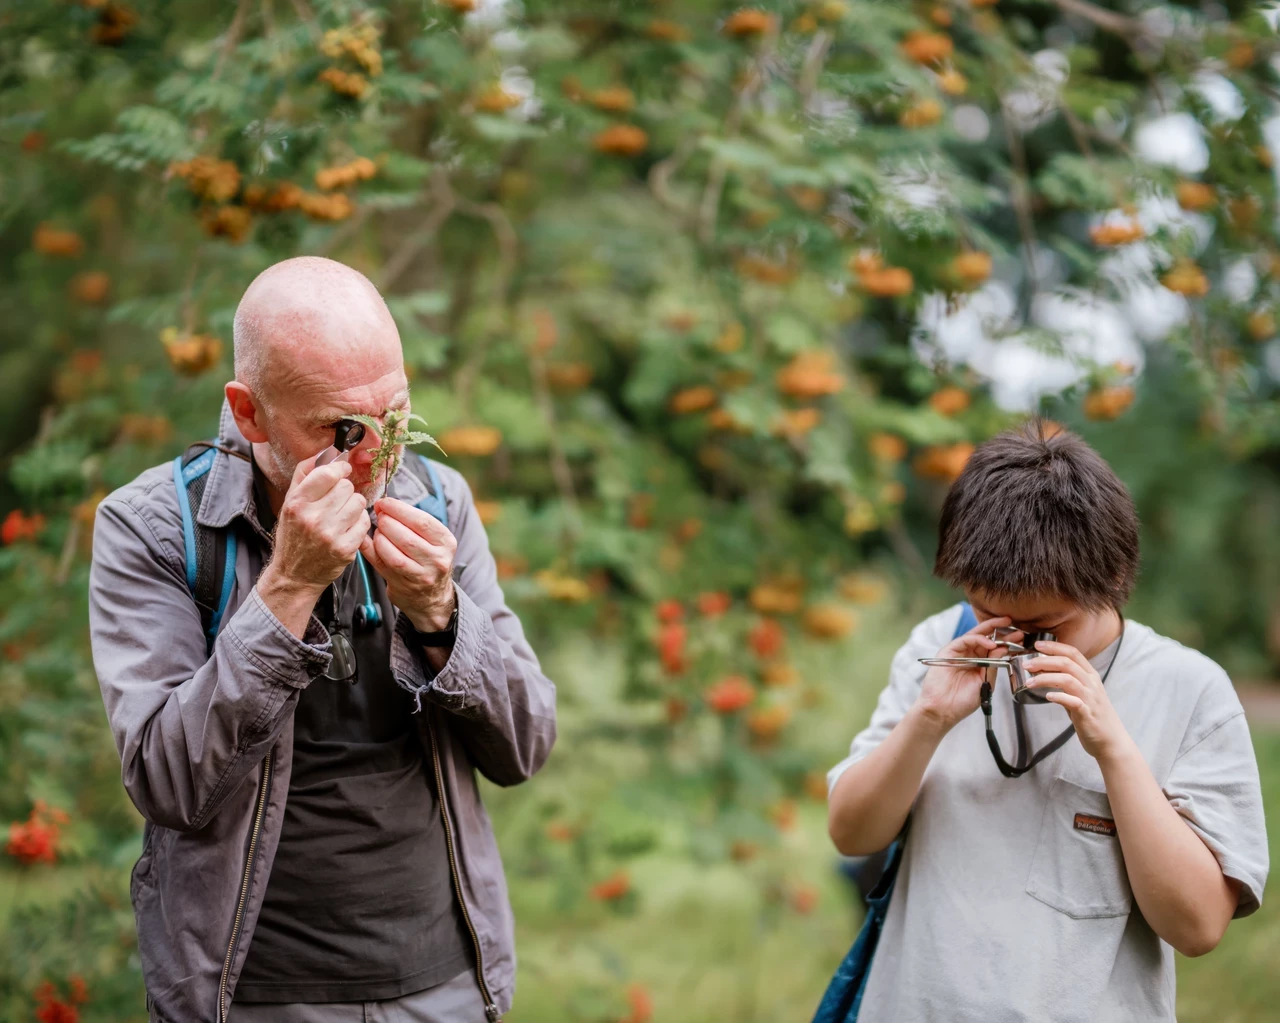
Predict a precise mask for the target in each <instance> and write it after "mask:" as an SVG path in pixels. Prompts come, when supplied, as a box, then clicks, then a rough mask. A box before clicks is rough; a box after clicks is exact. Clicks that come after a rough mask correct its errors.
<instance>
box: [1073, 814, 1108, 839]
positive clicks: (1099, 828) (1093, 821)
mask: <svg viewBox="0 0 1280 1023" xmlns="http://www.w3.org/2000/svg"><path fill="white" fill-rule="evenodd" d="M1075 829H1076V830H1077V831H1092V832H1093V833H1094V834H1095V835H1114V834H1115V833H1116V822H1115V821H1113V820H1112V819H1111V818H1110V817H1095V816H1094V815H1093V814H1091V813H1078V814H1076V822H1075Z"/></svg>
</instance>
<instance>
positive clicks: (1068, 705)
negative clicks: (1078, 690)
mask: <svg viewBox="0 0 1280 1023" xmlns="http://www.w3.org/2000/svg"><path fill="white" fill-rule="evenodd" d="M1044 698H1045V699H1046V700H1048V701H1049V702H1050V703H1056V704H1058V705H1059V706H1060V707H1062V708H1063V709H1065V710H1066V712H1067V713H1068V714H1078V713H1079V712H1080V711H1082V710H1084V701H1083V700H1082V699H1080V697H1078V696H1072V695H1071V694H1070V693H1045V694H1044Z"/></svg>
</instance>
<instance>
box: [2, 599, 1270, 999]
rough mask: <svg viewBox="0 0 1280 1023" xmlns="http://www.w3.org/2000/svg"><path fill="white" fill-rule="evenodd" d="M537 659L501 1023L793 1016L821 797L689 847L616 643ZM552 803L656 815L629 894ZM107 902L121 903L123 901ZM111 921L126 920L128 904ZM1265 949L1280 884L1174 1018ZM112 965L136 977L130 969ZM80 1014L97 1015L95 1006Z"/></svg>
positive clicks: (815, 872)
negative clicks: (789, 825)
mask: <svg viewBox="0 0 1280 1023" xmlns="http://www.w3.org/2000/svg"><path fill="white" fill-rule="evenodd" d="M882 614H883V615H884V617H883V619H881V618H880V617H879V616H878V615H873V614H868V615H867V621H865V622H864V629H863V632H862V636H861V637H860V638H859V639H858V640H856V641H854V642H853V643H850V644H848V645H847V646H843V647H839V648H836V647H832V648H826V649H824V650H823V651H821V652H819V653H818V654H816V655H815V659H814V660H812V661H810V662H808V663H802V664H801V665H800V666H801V668H802V670H803V671H804V674H805V675H806V677H808V678H811V679H824V680H826V681H825V682H824V683H823V686H822V689H823V692H824V693H825V696H824V703H823V706H822V708H821V713H820V714H818V715H816V720H813V719H812V718H811V719H809V721H807V722H806V724H805V725H804V730H803V732H802V733H800V734H797V735H795V736H794V737H793V739H792V743H793V745H795V746H796V747H799V748H804V749H807V750H809V751H810V754H811V755H812V756H813V757H814V758H815V759H816V761H817V762H833V761H834V760H835V759H836V758H838V756H839V755H840V752H841V750H842V749H843V748H845V747H846V746H847V743H848V740H849V737H850V736H851V735H852V734H853V732H854V731H855V730H856V729H857V727H858V726H859V724H860V722H862V721H865V720H866V718H867V715H868V713H869V711H870V708H871V706H872V704H873V703H874V700H875V696H876V693H877V692H878V690H879V687H880V684H881V682H880V680H881V679H883V677H884V672H885V669H886V667H887V664H888V661H889V658H890V656H891V655H892V652H893V646H894V644H895V643H896V642H897V641H898V638H899V637H900V635H901V631H902V630H901V628H900V627H897V626H898V625H900V622H898V623H895V622H894V621H892V620H891V619H890V618H889V614H890V612H888V611H887V610H886V611H885V612H882ZM547 662H548V670H549V673H550V674H551V676H552V677H553V678H556V679H557V681H558V683H559V685H560V693H561V717H562V729H561V735H562V739H561V742H560V744H559V745H558V746H557V750H556V753H555V756H554V757H553V758H552V762H551V764H550V765H548V768H547V769H546V771H545V772H544V773H543V774H542V775H540V776H539V777H538V778H537V779H536V780H535V781H534V782H533V783H532V784H531V785H527V786H520V787H518V788H516V789H512V790H502V791H493V790H491V791H489V792H487V793H486V799H487V800H488V802H489V803H490V807H491V811H492V814H493V817H494V821H495V824H496V826H497V828H498V833H499V839H500V842H501V844H502V847H503V851H504V857H505V859H506V864H507V871H508V878H509V882H510V887H511V893H512V901H513V905H514V908H515V912H516V919H517V947H518V952H519V978H518V989H517V995H516V1006H515V1009H514V1011H513V1012H512V1013H511V1014H510V1015H509V1017H508V1018H509V1020H510V1023H544V1021H550V1020H554V1021H557V1023H616V1021H618V1020H620V1019H622V1018H624V1015H625V1011H626V1010H625V991H626V988H627V986H628V985H629V984H632V983H640V984H643V985H644V986H645V987H646V988H647V989H648V991H649V992H650V993H651V995H652V998H653V1004H654V1013H653V1017H652V1019H653V1020H654V1021H661V1023H695V1021H696V1023H703V1021H706V1020H733V1021H734V1023H791V1021H794V1023H808V1021H809V1020H810V1019H811V1018H812V1013H813V1009H814V1007H815V1006H816V1004H817V1001H818V999H819V998H820V997H821V994H822V992H823V990H824V988H825V986H826V983H827V981H828V979H829V977H830V974H831V971H832V970H833V969H834V968H835V965H836V963H837V962H838V961H839V960H840V958H841V957H842V956H843V954H844V953H845V951H846V950H847V948H848V945H849V942H850V941H851V939H852V937H853V935H854V933H855V931H856V926H857V923H858V919H857V916H858V913H857V910H856V909H855V908H854V905H853V903H852V900H851V893H850V890H849V889H848V887H847V886H846V885H845V883H844V882H843V880H842V879H841V878H840V877H839V876H838V875H837V874H836V872H835V869H834V854H833V852H832V850H831V848H830V844H829V842H828V839H827V836H826V827H825V808H824V807H823V806H822V805H821V804H819V803H816V802H806V803H804V804H803V805H802V807H801V812H800V817H799V821H798V824H797V826H796V827H795V828H794V829H793V830H792V831H790V832H788V833H787V834H785V835H783V836H782V837H781V844H780V846H779V847H777V848H774V849H772V850H769V849H766V850H765V851H764V852H763V853H762V855H761V857H760V858H759V859H758V860H755V861H753V862H751V863H748V864H734V863H730V862H725V861H724V859H723V857H722V856H721V857H717V856H715V855H711V856H703V857H701V858H699V857H698V856H697V855H696V851H697V849H698V848H699V839H700V838H707V837H708V836H709V835H710V833H711V827H710V825H709V824H708V829H707V832H708V834H707V835H702V836H700V835H698V834H694V835H692V836H690V835H689V833H688V831H687V830H686V827H687V825H686V823H685V822H682V821H678V820H675V819H664V818H662V816H661V812H655V811H654V810H653V809H652V804H651V803H650V802H648V800H649V799H651V798H652V790H651V786H649V785H646V784H645V783H644V782H643V780H642V779H641V778H640V775H641V774H642V760H641V759H639V758H638V756H637V754H636V753H635V751H634V749H629V747H628V746H627V745H626V744H623V745H619V744H618V743H616V742H612V741H610V739H609V738H608V735H607V734H606V735H604V736H601V735H599V734H596V733H593V727H594V726H595V725H598V723H599V722H600V721H601V720H605V719H609V718H611V717H612V718H618V717H619V716H625V715H626V714H627V713H629V712H628V711H626V710H624V709H623V707H622V706H621V705H620V703H619V701H618V688H619V685H620V678H621V674H622V662H621V654H620V652H619V651H616V650H613V651H611V650H608V649H603V650H602V649H600V648H598V647H596V646H594V645H587V644H585V643H584V644H582V645H579V646H574V645H572V644H561V645H560V646H559V647H558V648H557V649H556V650H555V651H554V652H553V653H552V655H551V656H550V657H548V658H547ZM1254 742H1255V747H1256V749H1257V754H1258V762H1259V767H1260V770H1261V774H1262V783H1263V794H1264V798H1265V801H1266V806H1267V809H1268V811H1269V819H1268V830H1269V833H1270V836H1271V839H1272V844H1273V847H1278V846H1276V843H1277V841H1280V733H1269V732H1258V733H1256V734H1255V736H1254ZM667 795H668V796H670V795H671V794H670V793H667ZM549 808H550V809H549ZM549 814H550V815H552V816H554V817H556V818H566V817H567V818H569V819H573V820H579V821H585V822H586V823H587V824H588V827H589V829H594V830H595V831H600V830H604V831H610V830H611V829H612V830H613V831H614V832H618V833H622V834H624V835H625V834H627V833H629V831H630V829H632V828H634V827H635V826H636V824H637V822H640V823H642V824H645V825H646V826H650V827H652V828H653V829H655V832H656V837H655V839H654V843H655V844H654V849H653V851H651V852H649V853H647V854H645V855H643V856H640V857H638V858H636V859H633V860H630V861H629V862H628V869H629V872H630V874H631V878H632V881H633V886H634V888H635V891H636V893H637V898H636V900H635V904H634V906H632V907H630V911H629V912H617V911H614V910H612V909H610V908H608V907H606V906H603V905H600V904H598V903H595V902H592V901H590V900H588V899H586V898H584V892H585V891H586V889H587V888H588V887H589V885H590V883H591V882H592V881H593V880H596V879H598V877H599V871H600V870H604V869H609V868H608V865H607V864H606V865H601V864H599V863H595V864H590V863H589V864H588V865H586V866H581V867H579V866H577V865H576V864H575V861H574V859H573V856H574V853H573V850H572V848H571V847H566V846H564V845H562V844H555V843H547V842H545V841H544V842H543V843H542V845H541V846H539V845H538V844H537V843H536V841H531V840H530V837H529V836H531V835H533V836H538V835H540V834H541V822H542V821H543V820H545V819H547V817H548V815H549ZM128 858H130V857H123V858H122V859H120V860H118V861H117V862H120V863H123V862H124V859H128ZM104 872H112V873H113V874H115V873H116V872H118V876H119V877H120V879H121V880H122V881H123V879H124V878H125V877H127V874H128V868H127V866H123V867H110V866H108V865H107V864H102V865H96V866H90V865H88V864H85V863H79V864H76V863H70V864H66V865H63V866H59V867H57V868H56V869H51V870H44V869H41V870H38V871H36V872H30V871H25V870H21V869H18V868H16V867H13V866H0V934H4V933H6V931H7V930H8V928H7V927H6V926H5V925H6V922H7V921H8V920H9V919H10V917H11V914H12V912H13V911H14V910H16V909H19V908H23V907H39V909H40V911H41V912H44V911H46V910H47V911H48V913H49V916H50V919H51V920H53V919H56V918H57V913H56V910H57V909H58V907H59V906H65V905H67V904H68V903H69V902H70V901H72V900H74V899H75V898H76V896H77V895H79V894H83V893H84V892H85V891H86V890H89V889H91V888H93V887H95V884H97V885H100V884H101V881H102V874H103V873H104ZM797 883H803V884H808V885H813V886H815V887H816V888H817V890H818V892H819V899H818V903H817V906H816V908H815V909H814V910H813V911H812V912H811V913H808V914H801V913H798V912H796V911H794V910H793V909H791V908H789V907H788V906H787V905H786V903H785V900H780V899H779V898H778V897H777V891H778V886H779V885H780V884H782V885H793V884H797ZM1268 892H1269V893H1270V892H1271V889H1270V888H1269V889H1268ZM120 908H121V910H122V911H123V913H124V914H126V916H127V913H128V909H127V907H126V906H122V907H120ZM122 923H123V925H124V926H125V928H126V929H127V927H128V920H127V919H125V920H123V921H122ZM54 926H55V927H56V926H57V925H54ZM50 937H51V938H52V939H53V940H54V941H55V942H59V941H61V939H59V938H58V937H57V936H55V935H51V936H50ZM61 943H64V944H65V942H61ZM1278 961H1280V896H1274V895H1273V896H1272V897H1270V898H1268V899H1265V900H1264V904H1263V908H1262V909H1261V910H1260V911H1259V912H1258V913H1256V914H1255V915H1254V916H1252V917H1249V918H1247V919H1244V920H1239V921H1236V922H1234V923H1233V924H1232V925H1231V927H1230V929H1229V930H1228V932H1227V936H1226V939H1225V940H1224V941H1223V943H1222V945H1221V947H1219V948H1218V949H1217V950H1216V951H1214V952H1213V953H1211V954H1210V955H1208V956H1205V957H1203V958H1201V959H1197V960H1186V959H1179V961H1178V985H1179V1000H1178V1018H1179V1020H1181V1021H1182V1023H1245V1021H1254V1020H1267V1019H1274V1018H1277V1006H1280V971H1278V970H1276V969H1275V967H1274V965H1273V964H1275V963H1276V962H1278ZM120 980H121V982H122V983H124V984H126V985H127V984H136V983H137V981H136V974H135V975H134V979H133V980H129V979H128V978H127V977H121V978H120ZM139 998H140V995H139ZM130 1001H132V1000H131V999H130ZM138 1004H140V1002H139V1003H138ZM85 1018H86V1020H89V1019H92V1020H93V1023H98V1021H99V1020H102V1021H105V1020H106V1019H107V1018H109V1017H106V1016H102V1015H93V1014H92V1013H90V1014H88V1015H86V1017H85ZM123 1019H124V1017H123V1016H120V1017H114V1018H112V1023H120V1020H123Z"/></svg>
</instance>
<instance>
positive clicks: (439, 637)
mask: <svg viewBox="0 0 1280 1023" xmlns="http://www.w3.org/2000/svg"><path fill="white" fill-rule="evenodd" d="M413 631H414V634H415V635H416V636H417V638H418V642H419V643H421V644H422V645H423V646H453V644H454V640H456V639H457V638H458V605H457V604H454V606H453V614H451V615H450V616H449V624H448V625H447V626H445V627H444V628H443V629H441V630H440V631H439V632H419V631H418V629H416V628H415V629H414V630H413Z"/></svg>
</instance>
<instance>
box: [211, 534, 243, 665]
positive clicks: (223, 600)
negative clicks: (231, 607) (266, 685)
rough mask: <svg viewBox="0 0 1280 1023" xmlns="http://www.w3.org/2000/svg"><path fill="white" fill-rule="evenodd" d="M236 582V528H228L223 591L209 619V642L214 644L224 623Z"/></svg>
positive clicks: (223, 570)
mask: <svg viewBox="0 0 1280 1023" xmlns="http://www.w3.org/2000/svg"><path fill="white" fill-rule="evenodd" d="M235 584H236V533H235V530H234V529H228V530H227V560H226V562H225V563H224V564H223V568H222V593H221V594H219V596H218V607H217V610H215V611H214V612H213V618H211V619H210V620H209V643H210V645H212V644H213V641H214V638H215V637H216V636H217V635H218V626H219V625H220V624H222V612H224V611H225V610H226V609H227V603H228V602H229V601H230V600H231V588H232V587H233V586H235Z"/></svg>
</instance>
